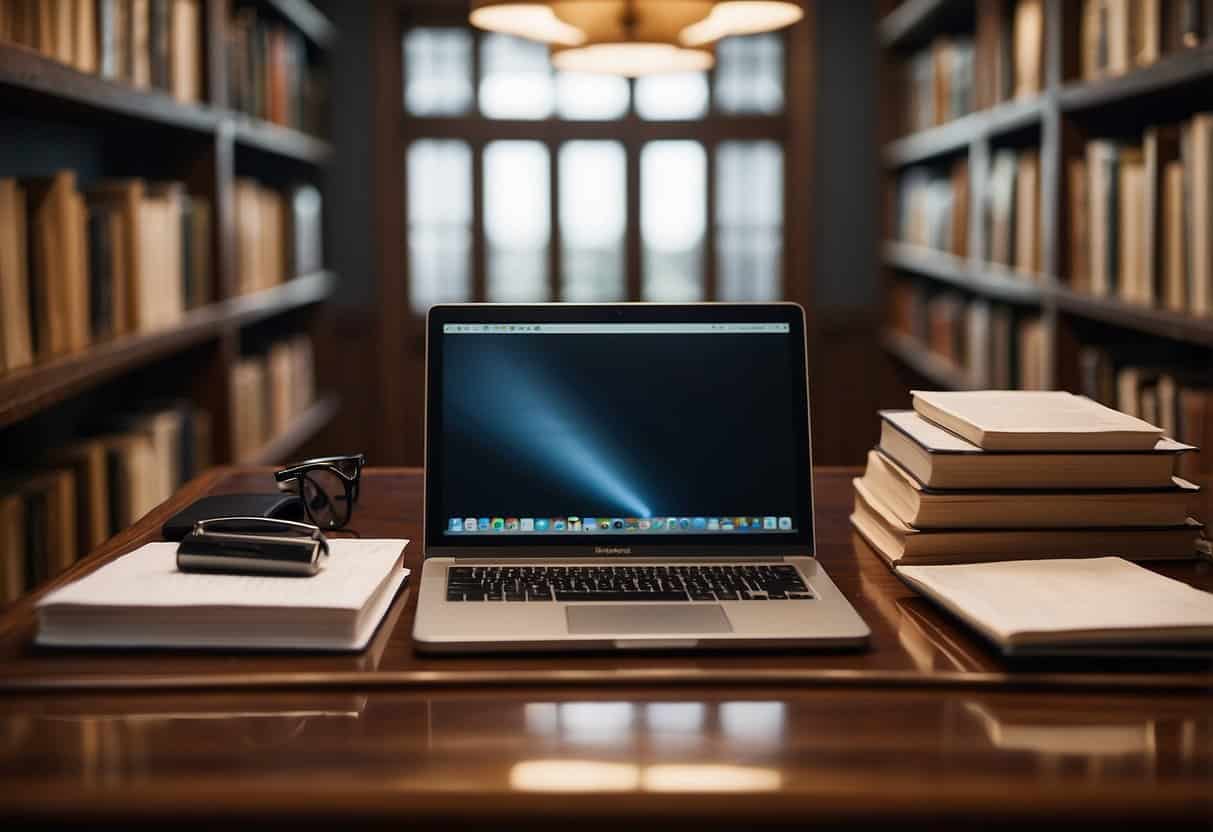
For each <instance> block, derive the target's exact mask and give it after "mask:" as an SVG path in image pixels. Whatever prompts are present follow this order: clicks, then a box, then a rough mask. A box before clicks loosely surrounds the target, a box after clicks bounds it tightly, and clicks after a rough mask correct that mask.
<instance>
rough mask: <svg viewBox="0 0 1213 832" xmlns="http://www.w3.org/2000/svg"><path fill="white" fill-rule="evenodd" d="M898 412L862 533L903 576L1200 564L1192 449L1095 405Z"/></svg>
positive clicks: (859, 486) (966, 403)
mask: <svg viewBox="0 0 1213 832" xmlns="http://www.w3.org/2000/svg"><path fill="white" fill-rule="evenodd" d="M913 396H914V410H913V411H886V412H884V413H882V414H881V416H882V418H883V420H884V423H883V426H882V431H881V438H880V444H879V445H878V446H877V448H876V449H874V450H873V451H871V452H870V454H869V455H868V467H867V471H866V472H865V473H864V476H863V478H862V479H857V480H855V481H854V484H855V511H854V513H853V514H852V515H851V523H852V525H853V526H854V527H855V529H856V530H857V531H858V532H859V534H860V535H861V536H862V537H863V538H864V539H865V540H866V541H867V542H868V543H869V544H870V545H871V546H872V548H873V549H875V550H876V551H877V552H878V553H879V554H880V555H881V556H882V557H884V558H885V559H886V560H887V561H888V562H889V563H890V564H891V565H892V566H894V567H897V566H899V565H906V564H943V563H976V562H984V561H999V560H1009V559H1017V560H1019V559H1033V558H1066V557H1097V556H1105V555H1116V556H1120V557H1125V558H1128V559H1130V560H1150V559H1167V558H1190V557H1193V556H1194V554H1195V551H1196V549H1195V544H1196V540H1197V538H1198V536H1199V534H1200V528H1201V526H1200V524H1199V523H1198V522H1196V521H1195V520H1194V519H1192V518H1190V517H1188V513H1187V506H1188V504H1189V502H1190V501H1191V498H1192V495H1193V494H1194V493H1196V492H1197V491H1198V490H1199V489H1198V487H1197V486H1195V485H1193V484H1192V483H1190V482H1188V481H1186V480H1183V479H1180V478H1179V477H1176V476H1175V475H1174V472H1175V464H1176V460H1177V458H1178V457H1179V455H1180V454H1182V453H1183V452H1185V451H1190V450H1194V449H1193V447H1192V446H1190V445H1185V444H1182V443H1180V442H1176V441H1174V440H1172V439H1169V438H1167V437H1165V436H1163V431H1162V430H1161V429H1160V428H1158V427H1155V426H1154V425H1151V424H1149V423H1148V422H1145V421H1143V420H1141V419H1137V418H1134V417H1132V416H1129V415H1128V414H1125V413H1121V412H1119V411H1115V410H1112V409H1111V408H1108V407H1105V406H1103V405H1101V404H1098V403H1097V402H1094V401H1092V400H1090V399H1087V398H1084V397H1082V396H1075V395H1072V394H1070V393H1064V392H1047V391H1018V392H1015V391H980V392H960V393H956V392H947V393H928V392H920V391H915V392H914V394H913Z"/></svg>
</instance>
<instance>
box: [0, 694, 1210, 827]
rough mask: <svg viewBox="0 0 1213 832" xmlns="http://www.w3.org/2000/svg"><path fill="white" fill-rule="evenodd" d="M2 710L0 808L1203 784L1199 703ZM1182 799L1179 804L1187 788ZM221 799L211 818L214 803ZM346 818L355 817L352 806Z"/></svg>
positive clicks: (368, 702) (202, 705)
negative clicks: (23, 802)
mask: <svg viewBox="0 0 1213 832" xmlns="http://www.w3.org/2000/svg"><path fill="white" fill-rule="evenodd" d="M685 693H686V695H685V696H683V697H681V698H680V697H679V696H678V695H677V693H676V692H674V691H670V690H665V691H651V692H631V691H627V690H619V691H616V692H615V693H614V695H613V696H612V697H611V698H609V699H603V698H596V697H594V696H593V695H590V694H586V693H578V692H576V691H568V690H565V691H548V692H546V693H543V694H537V693H534V692H527V691H513V692H503V691H500V690H498V691H492V692H484V693H469V692H460V691H448V692H443V691H432V692H429V693H421V692H412V693H408V692H399V691H374V692H369V693H365V694H361V693H348V694H347V693H340V692H327V693H325V692H321V691H316V692H311V693H307V692H299V691H297V692H292V693H289V694H270V695H252V694H250V695H243V696H238V695H234V694H226V695H220V694H205V693H196V694H156V695H149V696H143V697H140V696H138V695H133V694H132V695H123V696H108V695H93V696H83V695H82V696H73V697H59V696H46V697H38V698H31V699H24V700H22V699H15V698H10V699H0V806H2V805H3V803H4V801H8V803H9V804H10V805H11V804H12V802H13V801H14V800H20V799H24V798H26V797H27V796H28V795H29V794H38V793H40V792H39V790H40V789H41V790H43V791H45V792H46V799H47V800H48V801H49V800H51V799H52V798H53V793H52V789H51V786H52V785H53V792H54V793H62V794H69V793H73V791H77V792H80V793H81V794H103V793H107V792H109V793H119V792H124V791H131V793H132V794H138V793H141V792H142V791H143V790H145V789H157V788H168V787H172V786H177V787H179V788H180V789H184V790H185V791H186V792H188V791H189V790H190V789H192V788H194V787H195V786H196V785H197V784H198V783H200V782H206V783H207V784H208V787H209V788H210V790H211V791H210V792H208V794H211V795H212V796H213V795H214V794H222V795H229V794H230V796H231V800H233V801H235V802H239V800H240V799H241V796H242V795H244V796H247V795H253V794H259V793H261V792H262V791H263V790H265V789H271V790H274V789H276V790H278V792H277V793H281V794H296V793H298V794H303V793H305V792H307V791H308V790H312V789H322V790H323V789H332V788H335V786H334V785H333V784H339V785H340V787H341V788H344V789H349V790H351V791H350V794H351V795H354V796H357V795H359V794H365V793H367V792H372V793H379V792H382V793H385V794H391V795H395V796H400V795H413V796H416V797H419V796H425V795H429V796H431V797H432V796H434V795H450V794H455V793H475V794H497V795H505V794H511V793H514V794H531V795H534V794H543V793H551V794H567V793H571V792H580V793H586V794H591V793H601V794H604V795H609V794H614V793H629V794H633V795H636V796H638V797H643V796H644V795H648V794H690V793H701V794H705V795H707V794H720V795H737V796H744V795H753V796H754V797H755V799H758V798H759V796H761V795H764V794H779V795H781V796H783V797H784V798H788V797H790V796H795V795H801V796H805V797H807V796H809V795H813V794H818V793H820V792H821V791H822V790H823V789H825V790H827V791H830V790H833V791H834V792H837V793H839V794H842V793H846V792H848V791H849V790H855V789H860V790H862V789H864V788H867V787H868V786H869V785H870V784H872V783H876V782H880V783H881V784H883V785H882V788H886V789H894V791H896V790H897V789H904V790H905V793H906V794H912V793H913V789H914V788H915V784H916V783H921V782H922V781H923V779H924V778H961V779H962V780H963V781H964V782H965V783H967V784H969V786H968V787H969V788H977V787H980V788H988V789H991V790H999V789H1004V788H1007V783H1008V782H1010V781H1009V780H1008V778H1011V780H1013V781H1014V782H1015V784H1017V785H1016V787H1017V788H1028V787H1035V788H1045V789H1051V790H1060V793H1062V794H1064V793H1065V792H1066V790H1067V789H1068V788H1070V787H1071V786H1072V785H1076V784H1082V785H1084V786H1087V787H1089V786H1091V785H1092V784H1097V785H1099V786H1101V787H1103V788H1104V789H1108V790H1110V791H1111V792H1117V790H1119V789H1122V788H1129V789H1133V788H1140V787H1141V786H1142V785H1143V784H1148V783H1150V782H1156V781H1157V780H1161V779H1164V778H1165V779H1168V780H1169V781H1172V782H1179V783H1189V784H1204V785H1207V784H1208V783H1209V782H1213V707H1211V706H1210V704H1209V700H1208V698H1207V696H1205V695H1203V694H1200V695H1191V696H1189V695H1177V696H1172V697H1163V696H1160V697H1155V698H1154V699H1152V700H1144V699H1142V698H1139V697H1132V696H1124V695H1122V696H1117V695H1112V694H1101V693H1084V694H1073V695H1070V696H1068V697H1065V698H1064V699H1062V698H1053V699H1052V700H1051V701H1049V702H1043V701H1041V700H1038V699H1036V698H1034V697H1022V696H1016V695H1014V694H1010V693H990V694H988V695H984V694H978V693H974V692H971V691H970V692H964V691H950V690H926V689H924V690H904V689H902V690H890V691H876V690H861V689H854V688H845V689H844V688H839V689H826V688H822V689H804V690H800V691H788V690H786V689H784V690H781V691H779V692H778V693H775V692H769V691H768V692H764V691H761V690H753V691H744V690H735V691H728V690H720V691H716V692H711V691H705V690H703V689H696V690H695V691H693V692H692V691H686V692H685ZM1193 787H1194V788H1195V787H1196V786H1195V785H1193ZM223 799H227V798H226V797H224V798H223ZM351 799H354V798H353V797H351Z"/></svg>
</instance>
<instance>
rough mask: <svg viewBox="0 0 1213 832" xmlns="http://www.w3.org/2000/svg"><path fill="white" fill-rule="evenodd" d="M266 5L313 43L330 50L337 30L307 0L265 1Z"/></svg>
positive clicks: (335, 38)
mask: <svg viewBox="0 0 1213 832" xmlns="http://www.w3.org/2000/svg"><path fill="white" fill-rule="evenodd" d="M265 4H266V5H267V6H269V7H270V8H272V9H274V10H276V11H277V12H278V14H280V15H282V16H283V17H285V18H286V19H287V20H289V21H290V22H291V23H292V24H294V26H295V27H296V28H297V29H299V31H301V32H303V34H304V35H305V36H306V37H307V38H308V39H309V40H310V41H312V43H314V44H316V45H317V46H319V47H321V48H322V49H330V48H332V46H333V43H334V42H335V41H336V40H337V30H336V29H334V28H333V24H332V23H330V22H329V19H328V18H327V17H325V16H324V14H323V13H322V12H321V11H320V10H319V9H317V8H316V7H315V6H313V5H312V4H311V3H309V2H307V0H265Z"/></svg>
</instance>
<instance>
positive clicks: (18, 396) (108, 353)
mask: <svg viewBox="0 0 1213 832" xmlns="http://www.w3.org/2000/svg"><path fill="white" fill-rule="evenodd" d="M335 286H336V278H335V277H334V276H333V275H332V274H331V273H330V272H319V273H317V274H313V275H307V276H305V277H300V278H296V279H294V280H290V281H288V282H286V283H284V284H283V285H281V286H278V287H275V288H273V289H267V290H266V291H264V292H258V293H257V294H255V295H248V296H245V297H239V298H233V299H231V300H227V301H221V302H219V303H213V304H211V305H209V306H205V307H202V308H200V309H195V310H193V311H191V312H188V313H186V316H185V318H184V320H183V321H182V322H181V323H180V324H178V325H177V326H175V327H173V328H172V329H166V330H163V331H160V332H147V333H136V334H133V335H125V336H122V337H120V338H115V339H114V340H112V341H105V342H102V343H100V344H95V345H93V346H91V347H89V348H88V349H86V350H82V351H80V352H77V353H72V354H70V355H65V356H62V357H59V358H54V359H52V360H50V361H46V362H43V363H40V364H36V365H34V366H33V367H29V368H27V369H24V370H17V371H15V372H12V373H7V374H5V375H0V428H3V427H7V426H8V425H11V424H14V423H16V422H19V421H21V420H22V419H25V418H27V417H29V416H33V415H34V414H36V413H38V412H39V411H42V410H44V409H46V408H47V407H50V406H51V405H54V404H56V403H58V402H61V401H63V400H65V399H67V398H69V397H71V396H74V395H76V394H78V393H82V392H84V391H85V390H88V389H90V388H93V387H96V386H98V385H100V384H102V383H103V382H105V381H107V380H108V379H111V378H114V377H115V376H118V375H121V374H122V373H125V372H127V371H129V370H133V369H136V368H138V367H142V366H145V365H147V364H150V363H152V362H154V361H159V360H161V359H164V358H167V357H169V356H172V355H176V354H178V353H180V352H182V351H184V350H187V349H189V348H190V347H194V346H197V345H198V344H202V343H205V342H206V341H210V340H213V339H215V338H217V337H219V336H220V335H221V334H222V333H223V332H225V331H226V330H227V329H228V328H230V327H232V326H240V325H245V324H249V323H252V322H254V321H257V320H262V319H265V318H268V317H271V316H273V315H279V314H281V313H283V312H287V311H290V310H292V309H298V308H300V307H303V306H307V305H309V304H313V303H318V302H320V301H323V300H325V299H326V298H328V297H329V296H330V295H331V294H332V292H333V289H334V288H335Z"/></svg>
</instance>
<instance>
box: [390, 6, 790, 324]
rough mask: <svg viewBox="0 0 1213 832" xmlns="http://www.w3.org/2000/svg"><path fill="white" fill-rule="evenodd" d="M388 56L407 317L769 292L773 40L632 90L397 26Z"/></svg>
mask: <svg viewBox="0 0 1213 832" xmlns="http://www.w3.org/2000/svg"><path fill="white" fill-rule="evenodd" d="M403 49H404V55H403V69H404V75H405V77H404V79H403V80H404V84H403V89H404V118H405V121H404V124H405V128H404V135H405V147H404V153H405V154H406V165H405V171H406V177H407V180H408V181H407V187H406V189H405V194H406V200H407V210H406V217H407V222H408V228H407V230H406V237H407V240H406V242H405V250H406V252H407V270H406V273H407V275H408V283H409V303H410V305H411V307H412V310H413V312H414V313H415V314H417V315H424V313H425V311H426V309H428V308H429V306H430V305H432V304H434V303H438V302H448V301H463V300H476V301H494V302H537V301H548V300H559V301H576V302H605V301H616V300H657V301H697V300H715V299H721V300H774V299H778V298H780V297H782V296H783V294H784V288H783V287H784V277H783V248H784V235H785V228H784V217H783V201H784V190H785V183H784V176H785V174H784V170H785V166H784V158H783V141H784V138H785V133H786V129H787V126H786V123H785V119H784V115H783V114H784V105H785V99H786V94H785V84H786V80H785V79H786V73H785V68H784V61H785V58H784V40H783V36H782V35H779V34H773V35H772V34H768V35H758V36H753V37H744V38H733V39H730V40H727V41H724V42H722V43H720V44H719V46H718V48H717V65H716V68H715V70H713V71H712V72H711V73H681V74H671V75H664V76H662V75H659V76H652V77H648V78H642V79H638V80H635V81H630V80H628V79H624V78H618V77H613V76H601V75H591V74H582V73H565V72H556V71H554V70H553V68H552V66H551V62H550V60H549V57H548V53H547V50H546V48H545V47H543V46H541V45H538V44H534V43H530V42H528V41H524V40H520V39H517V38H512V37H508V36H504V35H498V34H490V33H482V32H478V31H475V30H473V29H469V28H467V27H466V26H462V25H452V26H423V27H418V28H410V29H408V30H407V31H406V32H405V33H404V37H403ZM633 189H634V192H633Z"/></svg>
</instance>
